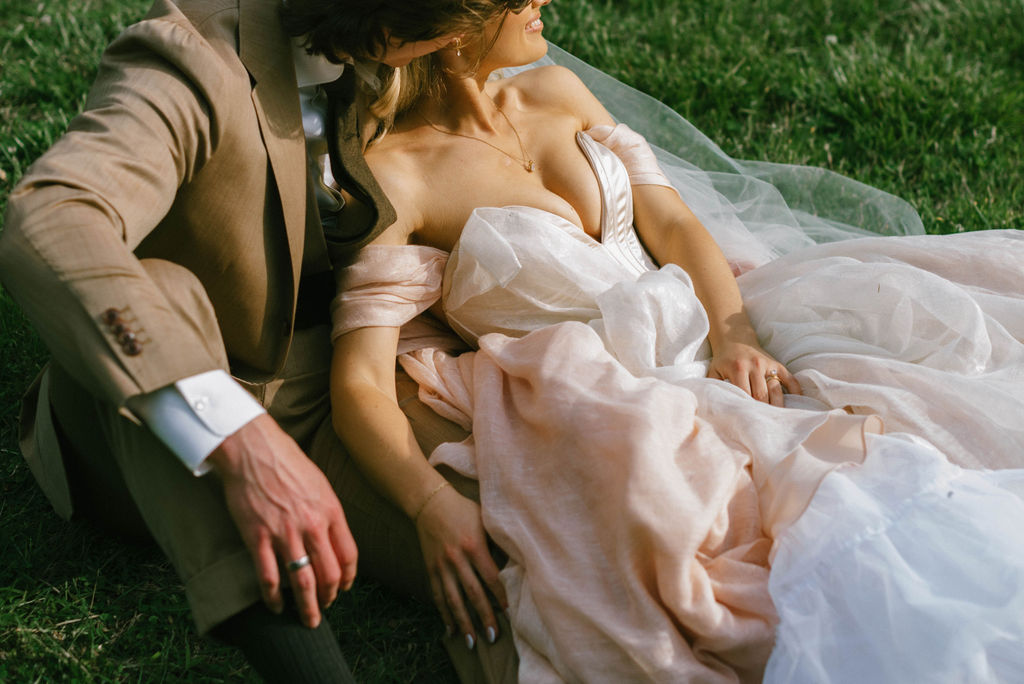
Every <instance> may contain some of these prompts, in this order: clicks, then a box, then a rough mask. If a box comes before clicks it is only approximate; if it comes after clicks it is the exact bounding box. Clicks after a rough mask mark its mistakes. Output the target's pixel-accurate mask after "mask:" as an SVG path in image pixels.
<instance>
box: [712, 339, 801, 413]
mask: <svg viewBox="0 0 1024 684" xmlns="http://www.w3.org/2000/svg"><path fill="white" fill-rule="evenodd" d="M715 352H716V353H715V354H714V356H712V358H711V366H710V368H708V377H709V378H717V379H719V380H725V381H726V382H729V383H732V384H733V385H736V386H737V387H739V388H740V389H741V390H743V391H744V392H746V393H747V394H749V395H750V396H752V397H754V399H757V400H758V401H764V402H768V403H769V404H771V405H772V406H782V405H783V393H784V391H785V392H788V393H789V394H802V391H801V389H800V383H799V382H798V381H797V379H796V378H795V377H793V375H792V374H791V373H790V372H789V371H788V370H786V367H785V366H783V365H782V364H781V363H779V362H778V361H776V360H775V359H773V358H772V357H771V356H769V355H768V353H767V352H766V351H765V350H763V349H761V347H760V346H759V345H758V344H756V343H753V342H726V343H724V344H722V345H721V348H720V349H717V350H715Z"/></svg>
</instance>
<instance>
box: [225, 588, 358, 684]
mask: <svg viewBox="0 0 1024 684" xmlns="http://www.w3.org/2000/svg"><path fill="white" fill-rule="evenodd" d="M286 603H287V602H286ZM213 635H214V636H215V637H217V638H218V639H220V640H221V641H223V642H225V643H226V644H228V645H230V646H234V647H235V648H237V649H239V650H240V651H242V653H243V654H245V657H246V659H247V660H248V661H249V664H250V665H252V667H253V669H254V670H256V672H257V673H258V674H259V675H260V676H261V677H262V678H263V679H265V680H266V681H267V682H269V683H270V684H278V682H281V683H284V682H287V683H288V684H328V683H330V684H336V683H338V682H345V683H346V684H349V683H351V684H354V683H355V679H353V677H352V673H351V672H350V671H349V669H348V664H347V663H346V662H345V656H343V655H342V654H341V648H340V647H339V646H338V640H337V639H336V638H335V636H334V634H333V633H332V632H331V627H330V625H329V624H328V623H327V619H326V618H323V619H322V620H321V622H320V626H319V627H317V628H316V629H310V628H308V627H305V626H303V625H302V623H301V622H300V621H299V615H298V612H297V611H296V610H295V609H294V608H293V607H291V606H288V607H286V608H285V610H284V612H282V613H281V614H280V615H275V614H274V613H271V612H270V611H269V610H268V609H267V607H266V606H265V605H263V604H262V603H257V604H254V605H252V606H249V607H248V608H246V609H245V610H243V611H242V612H240V613H238V614H237V615H234V616H232V617H231V618H229V619H227V620H225V621H224V622H222V623H221V624H219V625H217V627H216V628H215V629H214V631H213Z"/></svg>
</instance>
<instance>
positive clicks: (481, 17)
mask: <svg viewBox="0 0 1024 684" xmlns="http://www.w3.org/2000/svg"><path fill="white" fill-rule="evenodd" d="M507 9H508V2H507V0H286V1H285V3H284V4H283V6H282V8H281V23H282V25H283V26H284V29H285V32H287V33H288V34H289V35H291V36H293V37H304V38H305V39H306V48H307V49H308V50H309V52H310V53H312V54H320V55H323V56H324V57H326V58H327V59H328V60H330V61H332V62H338V61H341V60H340V57H339V53H340V54H341V55H349V56H351V57H354V58H356V59H368V58H371V57H373V56H374V55H381V54H383V52H384V49H385V48H386V47H387V40H388V37H389V36H390V37H391V38H393V39H394V40H396V41H398V42H399V43H412V42H416V41H421V40H434V39H435V38H440V37H442V36H446V35H451V34H457V33H469V34H475V33H478V32H480V31H481V30H482V28H483V26H484V24H486V23H487V22H488V21H490V20H491V19H494V18H495V17H498V16H500V15H501V14H502V13H503V12H505V11H506V10H507Z"/></svg>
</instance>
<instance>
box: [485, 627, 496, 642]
mask: <svg viewBox="0 0 1024 684" xmlns="http://www.w3.org/2000/svg"><path fill="white" fill-rule="evenodd" d="M497 640H498V632H497V631H495V629H494V628H493V627H488V628H487V643H489V644H493V643H494V642H495V641H497Z"/></svg>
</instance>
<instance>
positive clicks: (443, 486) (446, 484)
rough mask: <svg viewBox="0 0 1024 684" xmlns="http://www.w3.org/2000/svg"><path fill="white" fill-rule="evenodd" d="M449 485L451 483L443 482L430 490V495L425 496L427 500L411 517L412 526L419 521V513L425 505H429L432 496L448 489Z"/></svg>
mask: <svg viewBox="0 0 1024 684" xmlns="http://www.w3.org/2000/svg"><path fill="white" fill-rule="evenodd" d="M450 485H451V482H449V481H448V480H445V481H444V482H442V483H441V484H439V485H437V486H436V487H434V488H433V489H432V490H430V493H429V494H427V498H426V499H424V500H423V503H421V504H420V507H419V508H417V509H416V513H415V514H413V516H412V524H413V525H415V524H416V522H417V521H418V520H419V519H420V513H422V512H423V509H424V508H426V507H427V504H428V503H430V500H431V499H433V498H434V496H435V495H436V494H437V493H438V492H439V491H441V490H442V489H444V488H445V487H448V486H450Z"/></svg>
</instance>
